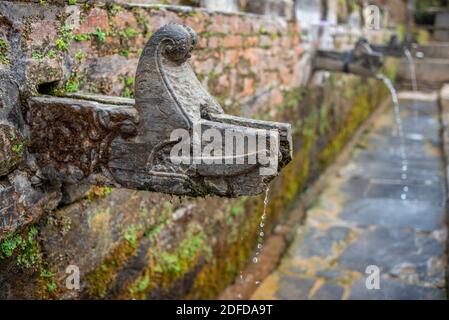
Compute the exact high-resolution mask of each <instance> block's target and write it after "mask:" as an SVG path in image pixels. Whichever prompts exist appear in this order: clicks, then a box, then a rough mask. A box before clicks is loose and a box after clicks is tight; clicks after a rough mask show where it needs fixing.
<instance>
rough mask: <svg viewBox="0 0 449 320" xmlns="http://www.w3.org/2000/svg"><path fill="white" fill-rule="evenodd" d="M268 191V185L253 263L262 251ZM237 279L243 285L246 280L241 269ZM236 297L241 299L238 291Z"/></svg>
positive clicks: (258, 259) (257, 284) (255, 282)
mask: <svg viewBox="0 0 449 320" xmlns="http://www.w3.org/2000/svg"><path fill="white" fill-rule="evenodd" d="M269 192H270V187H269V186H268V187H267V188H266V189H265V197H264V200H263V212H262V215H261V216H260V222H259V224H258V226H259V228H258V230H257V234H258V237H257V239H258V241H257V246H256V250H255V252H254V254H253V256H252V258H251V262H252V263H253V264H257V263H259V262H260V254H261V253H262V250H263V245H264V237H265V229H264V228H265V220H266V218H267V206H268V194H269ZM239 279H240V284H241V285H244V283H245V282H246V276H245V275H244V274H243V271H242V270H241V271H240V275H239ZM260 283H261V281H260V280H259V279H256V280H255V281H254V284H255V285H256V286H259V285H260ZM237 298H238V299H242V295H241V294H240V293H239V294H238V295H237Z"/></svg>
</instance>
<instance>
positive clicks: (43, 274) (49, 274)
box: [40, 269, 55, 278]
mask: <svg viewBox="0 0 449 320" xmlns="http://www.w3.org/2000/svg"><path fill="white" fill-rule="evenodd" d="M54 275H55V274H54V273H53V272H51V271H49V270H46V269H43V270H41V274H40V276H41V278H51V277H53V276H54Z"/></svg>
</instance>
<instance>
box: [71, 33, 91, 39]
mask: <svg viewBox="0 0 449 320" xmlns="http://www.w3.org/2000/svg"><path fill="white" fill-rule="evenodd" d="M73 39H74V40H75V41H87V40H90V39H91V35H90V34H89V33H81V34H77V35H75V37H73Z"/></svg>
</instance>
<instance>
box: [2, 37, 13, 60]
mask: <svg viewBox="0 0 449 320" xmlns="http://www.w3.org/2000/svg"><path fill="white" fill-rule="evenodd" d="M0 63H1V64H10V63H11V61H10V60H9V45H8V44H7V43H6V41H5V40H3V39H0Z"/></svg>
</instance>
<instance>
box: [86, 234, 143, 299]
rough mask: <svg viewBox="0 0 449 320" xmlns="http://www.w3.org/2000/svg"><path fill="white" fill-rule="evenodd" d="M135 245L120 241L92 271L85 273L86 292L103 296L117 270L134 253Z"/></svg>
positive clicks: (114, 277) (95, 295)
mask: <svg viewBox="0 0 449 320" xmlns="http://www.w3.org/2000/svg"><path fill="white" fill-rule="evenodd" d="M135 250H136V249H135V247H133V246H131V245H130V243H129V242H128V241H126V240H125V241H122V242H120V243H119V244H118V245H117V246H116V247H115V248H114V249H113V250H112V252H111V254H110V255H109V256H108V257H107V258H106V259H105V260H104V261H103V263H102V264H101V265H100V266H98V267H97V268H96V269H95V270H94V271H92V272H90V273H88V274H87V275H86V282H87V292H88V293H89V295H90V296H92V297H99V298H103V297H105V296H106V294H107V291H108V288H109V287H110V286H111V285H112V284H113V283H114V281H115V279H116V277H117V273H118V270H119V269H120V268H121V267H123V266H124V265H125V263H126V261H127V260H128V258H129V257H131V256H132V255H133V254H134V253H135Z"/></svg>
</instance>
